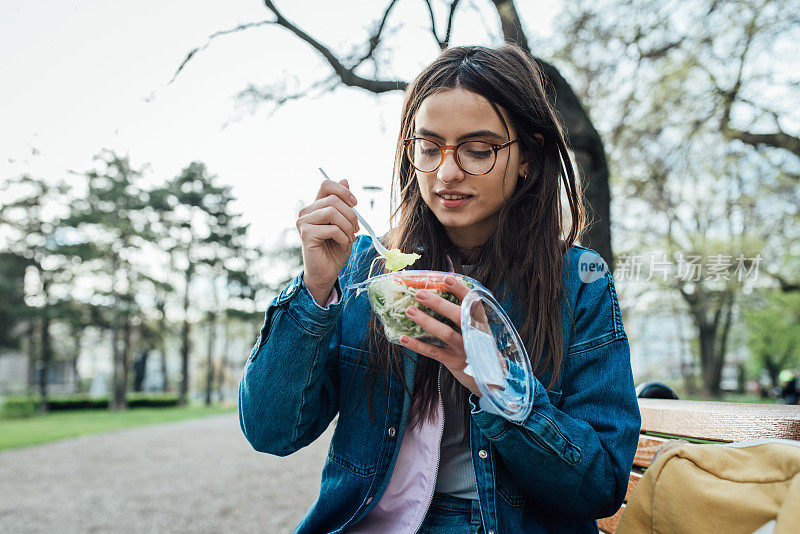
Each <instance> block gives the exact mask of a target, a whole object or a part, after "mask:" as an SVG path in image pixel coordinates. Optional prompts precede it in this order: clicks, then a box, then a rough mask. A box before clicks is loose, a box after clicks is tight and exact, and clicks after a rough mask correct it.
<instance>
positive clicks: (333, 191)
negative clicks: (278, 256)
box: [296, 180, 359, 306]
mask: <svg viewBox="0 0 800 534" xmlns="http://www.w3.org/2000/svg"><path fill="white" fill-rule="evenodd" d="M356 202H357V201H356V197H355V196H353V194H352V193H351V192H350V186H349V184H348V183H347V180H340V181H339V183H336V182H333V181H331V180H325V181H324V182H322V185H320V187H319V191H318V192H317V198H316V200H315V201H314V202H312V203H311V204H309V205H308V206H306V207H304V208H303V209H301V210H300V213H299V214H298V217H297V223H296V226H297V231H298V232H300V241H301V242H302V246H303V269H304V271H303V282H304V283H305V284H306V287H308V289H309V291H310V292H311V295H312V296H313V297H314V300H316V301H317V303H319V304H320V305H322V306H324V305H325V301H326V300H327V299H328V296H329V295H330V293H331V289H333V285H334V283H336V277H337V276H339V272H340V271H341V270H342V267H344V264H345V263H347V259H348V258H349V257H350V251H351V249H352V245H353V241H355V239H356V232H358V230H359V227H358V218H357V217H356V213H355V212H354V211H353V206H355V205H356Z"/></svg>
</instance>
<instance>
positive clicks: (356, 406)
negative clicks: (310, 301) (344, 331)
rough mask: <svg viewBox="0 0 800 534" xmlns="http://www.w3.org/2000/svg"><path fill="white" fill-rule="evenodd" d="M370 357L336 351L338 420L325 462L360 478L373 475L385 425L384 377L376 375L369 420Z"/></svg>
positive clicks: (342, 347) (352, 351)
mask: <svg viewBox="0 0 800 534" xmlns="http://www.w3.org/2000/svg"><path fill="white" fill-rule="evenodd" d="M368 357H369V353H367V352H366V351H364V350H360V349H356V348H353V347H349V346H347V345H340V347H339V376H340V384H339V417H338V419H337V422H336V430H335V431H334V434H333V440H332V442H331V447H330V451H329V453H328V458H329V460H330V461H332V462H333V463H335V464H337V465H339V466H340V467H342V468H344V469H346V470H348V471H350V472H351V473H353V474H355V475H357V476H360V477H368V476H372V475H374V474H375V470H376V467H377V464H378V457H379V455H380V448H381V444H382V443H383V438H384V436H383V434H384V426H385V425H386V395H385V394H384V392H383V377H382V376H380V375H378V376H377V377H376V379H375V384H374V385H373V387H372V397H373V400H372V415H373V417H372V418H370V416H369V409H368V404H369V403H368V399H369V394H370V390H369V378H368V376H367V363H368V359H367V358H368Z"/></svg>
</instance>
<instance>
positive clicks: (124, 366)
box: [114, 313, 132, 410]
mask: <svg viewBox="0 0 800 534" xmlns="http://www.w3.org/2000/svg"><path fill="white" fill-rule="evenodd" d="M131 330H132V326H131V316H130V313H126V314H125V322H124V323H123V329H122V334H123V336H122V350H121V351H120V352H119V353H120V361H119V368H120V372H119V374H118V378H119V380H118V381H117V382H115V383H114V403H115V405H116V409H117V410H125V409H127V408H128V399H127V393H128V375H129V372H130V366H131V364H130V362H131V355H130V352H131Z"/></svg>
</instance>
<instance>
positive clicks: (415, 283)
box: [345, 270, 480, 346]
mask: <svg viewBox="0 0 800 534" xmlns="http://www.w3.org/2000/svg"><path fill="white" fill-rule="evenodd" d="M446 276H455V277H457V278H459V279H460V280H461V281H462V282H464V284H465V285H466V286H467V287H469V288H473V287H480V284H479V283H478V282H477V281H475V280H474V279H472V278H470V277H468V276H465V275H463V274H458V273H445V272H442V271H414V270H408V271H397V272H391V273H384V274H379V275H377V276H373V277H371V278H368V279H366V280H364V281H363V282H360V283H357V284H350V285H348V286H347V287H346V288H345V289H356V290H357V291H358V293H360V292H361V291H366V292H367V296H368V298H369V303H370V306H371V307H372V311H373V312H375V315H377V316H378V319H380V321H381V323H382V324H383V332H384V333H385V334H386V339H388V340H389V341H390V342H392V343H396V344H398V345H399V344H400V336H403V335H406V336H408V337H410V338H414V339H419V340H420V341H424V342H426V343H431V344H433V345H438V346H443V345H444V343H442V342H441V340H439V339H438V338H435V337H432V336H431V335H429V334H428V333H427V332H426V331H425V330H423V329H422V327H421V326H419V325H418V324H417V323H415V322H414V321H412V320H411V319H410V318H408V316H406V308H408V307H409V306H414V307H416V308H418V309H420V310H422V311H423V312H425V313H427V314H428V315H431V316H433V317H434V318H436V319H437V320H439V321H441V322H443V323H445V324H449V325H450V326H452V327H455V326H456V325H454V324H453V323H452V321H450V320H449V319H447V318H446V317H443V316H442V315H440V314H438V313H436V312H434V311H433V310H431V309H430V308H428V307H427V306H424V305H422V304H420V303H419V302H418V301H417V299H416V298H415V297H414V294H415V293H416V292H417V291H419V290H420V289H425V290H427V291H430V292H431V293H434V294H437V295H439V296H440V297H442V298H445V299H447V300H449V301H450V302H453V303H455V304H460V303H461V301H459V299H458V297H456V296H455V295H453V294H452V293H450V292H449V291H448V290H447V288H446V286H445V283H444V279H445V277H446ZM358 293H357V294H358Z"/></svg>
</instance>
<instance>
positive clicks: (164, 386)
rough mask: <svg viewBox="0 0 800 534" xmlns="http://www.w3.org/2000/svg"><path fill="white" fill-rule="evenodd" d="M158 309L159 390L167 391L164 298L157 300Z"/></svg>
mask: <svg viewBox="0 0 800 534" xmlns="http://www.w3.org/2000/svg"><path fill="white" fill-rule="evenodd" d="M158 311H159V312H160V313H161V318H160V319H159V320H158V322H159V325H158V331H159V334H160V339H159V343H158V344H159V349H160V351H161V378H162V382H161V391H163V392H165V393H166V392H167V391H169V382H168V378H167V376H168V374H167V341H166V339H165V337H166V336H165V335H164V334H165V332H166V331H167V326H166V324H167V315H166V301H165V299H160V300H159V301H158Z"/></svg>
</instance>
